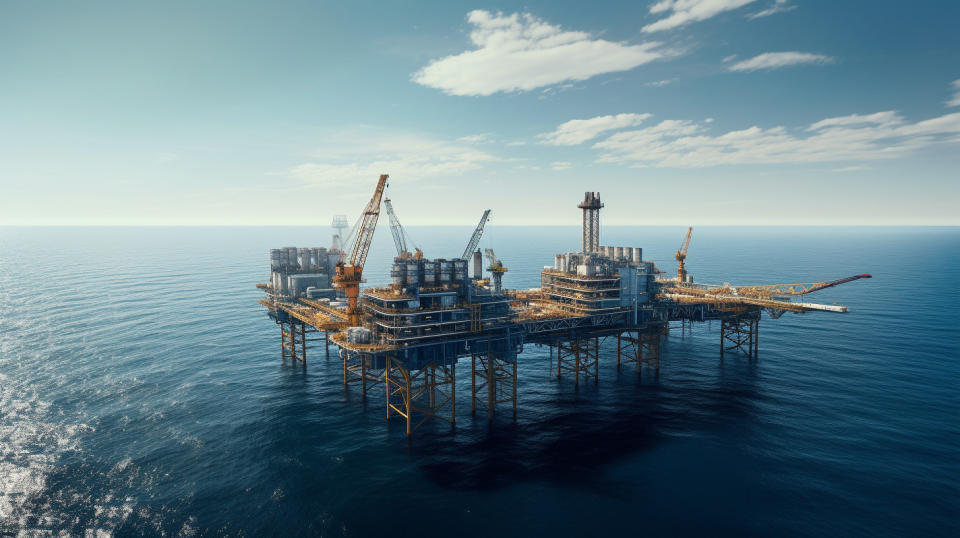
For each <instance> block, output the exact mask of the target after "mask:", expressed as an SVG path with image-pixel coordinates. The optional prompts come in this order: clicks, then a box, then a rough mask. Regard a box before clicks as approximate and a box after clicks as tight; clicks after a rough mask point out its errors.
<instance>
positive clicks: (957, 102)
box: [947, 79, 960, 106]
mask: <svg viewBox="0 0 960 538" xmlns="http://www.w3.org/2000/svg"><path fill="white" fill-rule="evenodd" d="M951 86H953V89H954V92H956V93H954V94H953V98H952V99H950V100H949V101H947V106H960V79H957V80H954V81H953V84H951Z"/></svg>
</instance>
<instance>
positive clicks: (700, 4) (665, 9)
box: [643, 0, 756, 32]
mask: <svg viewBox="0 0 960 538" xmlns="http://www.w3.org/2000/svg"><path fill="white" fill-rule="evenodd" d="M755 1H756V0H660V1H659V2H657V3H656V4H653V5H652V6H650V13H653V14H659V13H669V15H667V16H666V17H665V18H663V19H660V20H658V21H656V22H653V23H650V24H648V25H646V26H644V27H643V31H644V32H659V31H661V30H669V29H671V28H678V27H680V26H685V25H687V24H690V23H692V22H697V21H703V20H706V19H709V18H711V17H713V16H715V15H719V14H720V13H723V12H725V11H730V10H733V9H737V8H739V7H742V6H745V5H747V4H751V3H753V2H755Z"/></svg>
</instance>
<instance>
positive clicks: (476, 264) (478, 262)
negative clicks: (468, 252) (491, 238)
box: [473, 250, 483, 278]
mask: <svg viewBox="0 0 960 538" xmlns="http://www.w3.org/2000/svg"><path fill="white" fill-rule="evenodd" d="M473 278H483V255H482V254H480V251H479V250H477V251H475V252H474V253H473Z"/></svg>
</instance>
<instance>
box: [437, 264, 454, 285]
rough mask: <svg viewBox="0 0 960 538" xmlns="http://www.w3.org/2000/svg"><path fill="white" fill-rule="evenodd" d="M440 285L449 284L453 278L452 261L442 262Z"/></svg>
mask: <svg viewBox="0 0 960 538" xmlns="http://www.w3.org/2000/svg"><path fill="white" fill-rule="evenodd" d="M439 263H440V283H441V284H447V283H449V282H450V279H451V278H453V262H452V261H450V260H440V262H439Z"/></svg>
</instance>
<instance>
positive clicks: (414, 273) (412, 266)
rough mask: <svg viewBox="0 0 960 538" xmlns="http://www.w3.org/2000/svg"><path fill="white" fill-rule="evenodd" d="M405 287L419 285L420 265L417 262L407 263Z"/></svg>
mask: <svg viewBox="0 0 960 538" xmlns="http://www.w3.org/2000/svg"><path fill="white" fill-rule="evenodd" d="M405 282H406V283H407V286H419V285H420V264H419V263H417V262H412V263H411V262H407V278H406V280H405Z"/></svg>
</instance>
